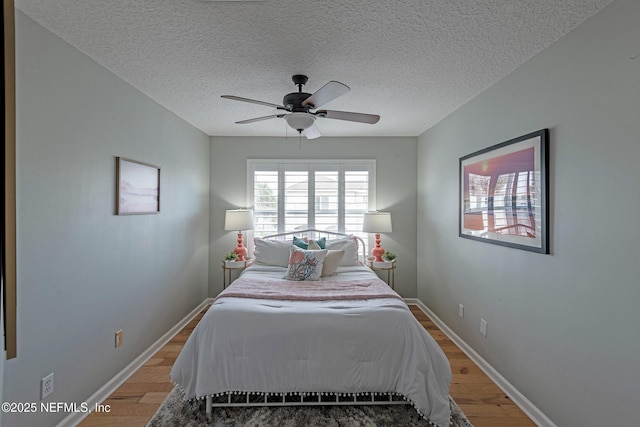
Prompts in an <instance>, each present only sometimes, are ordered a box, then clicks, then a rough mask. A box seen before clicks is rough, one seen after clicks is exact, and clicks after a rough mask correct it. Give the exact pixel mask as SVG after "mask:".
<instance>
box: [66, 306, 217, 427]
mask: <svg viewBox="0 0 640 427" xmlns="http://www.w3.org/2000/svg"><path fill="white" fill-rule="evenodd" d="M212 302H213V298H207V299H205V300H204V301H203V302H202V303H200V305H198V306H197V307H196V308H194V309H193V310H192V311H191V313H189V314H187V315H186V316H185V317H184V319H182V320H181V321H180V322H178V323H177V324H176V325H175V326H174V327H173V328H171V329H170V330H169V331H168V332H167V333H166V334H164V335H163V336H161V337H160V338H159V339H158V340H157V341H156V342H154V343H153V344H151V346H150V347H149V348H147V349H146V350H145V351H144V352H143V353H142V354H141V355H140V356H138V357H136V358H135V359H134V360H133V362H131V363H129V365H127V366H126V367H125V368H124V369H123V370H122V371H120V372H118V373H117V374H116V376H115V377H113V378H111V379H110V380H109V381H108V382H107V383H106V384H105V385H103V386H102V387H100V388H99V389H98V391H96V392H95V393H93V395H91V396H90V397H89V398H87V399H85V402H86V403H87V406H88V407H89V408H94V407H95V405H99V404H100V403H102V402H104V401H105V400H106V399H107V398H108V397H109V396H110V395H111V394H112V393H113V392H114V391H116V389H117V388H118V387H120V386H121V385H122V384H124V382H125V381H126V380H127V379H129V377H130V376H131V375H133V374H134V373H135V372H136V371H137V370H138V369H140V368H141V367H142V365H144V364H145V363H146V362H147V361H148V360H149V359H151V357H153V355H154V354H156V353H157V352H158V350H160V349H161V348H162V347H164V345H165V344H167V343H168V342H169V341H171V339H172V338H173V337H174V336H176V335H177V334H178V332H180V331H181V330H182V328H184V327H185V326H187V324H188V323H189V322H190V321H191V320H192V319H193V318H194V317H196V316H197V315H198V313H200V312H201V311H202V310H204V308H205V307H206V306H207V305H208V304H211V303H212ZM88 415H89V413H88V412H87V413H83V412H77V413H75V412H74V413H71V414H69V415H68V416H67V417H66V418H65V419H63V420H62V421H60V422H59V423H58V424H57V425H56V427H73V426H77V425H78V424H80V422H81V421H82V420H83V419H85V418H86V417H87V416H88Z"/></svg>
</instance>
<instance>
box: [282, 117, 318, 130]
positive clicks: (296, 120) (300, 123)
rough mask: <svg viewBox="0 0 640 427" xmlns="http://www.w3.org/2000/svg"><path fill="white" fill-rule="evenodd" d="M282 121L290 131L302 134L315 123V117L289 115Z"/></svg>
mask: <svg viewBox="0 0 640 427" xmlns="http://www.w3.org/2000/svg"><path fill="white" fill-rule="evenodd" d="M284 119H285V120H286V121H287V124H288V125H289V127H291V128H292V129H295V130H297V131H298V132H302V131H303V130H306V129H308V128H309V127H311V125H313V123H314V122H315V121H316V117H315V116H314V115H313V114H309V113H289V114H287V115H286V116H285V117H284Z"/></svg>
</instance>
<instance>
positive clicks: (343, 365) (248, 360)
mask: <svg viewBox="0 0 640 427" xmlns="http://www.w3.org/2000/svg"><path fill="white" fill-rule="evenodd" d="M252 275H259V276H256V277H260V279H261V280H264V279H265V277H271V278H273V280H281V279H282V277H283V276H284V269H283V268H279V267H268V266H253V267H250V268H248V269H247V270H245V272H244V273H243V277H251V276H252ZM372 275H373V276H375V273H373V272H371V270H369V269H367V268H366V267H340V268H339V270H338V274H337V275H336V276H332V277H330V279H331V280H332V281H335V280H358V279H362V278H367V277H368V278H371V277H372ZM375 278H376V279H377V276H375ZM171 378H172V380H173V381H174V382H175V383H176V384H178V385H180V386H181V387H182V388H183V389H184V391H185V395H186V397H187V398H189V399H191V398H196V397H204V396H207V395H214V394H218V393H224V392H227V391H244V392H277V393H286V392H340V393H358V392H396V393H400V394H402V395H403V396H405V397H406V398H408V399H409V400H411V402H412V403H413V404H414V406H415V408H416V409H417V410H418V412H420V413H421V414H422V415H424V416H425V417H427V418H428V419H429V420H430V421H431V422H432V423H434V424H436V425H438V426H442V427H445V426H448V425H449V415H450V413H449V399H448V396H449V385H450V382H451V369H450V366H449V362H448V360H447V358H446V356H445V355H444V353H443V352H442V350H441V349H440V347H439V346H438V344H437V343H436V342H435V341H434V340H433V338H432V337H431V336H430V335H429V334H428V333H427V332H426V331H425V329H424V328H423V327H422V326H421V325H420V323H419V322H418V321H417V320H416V319H415V317H414V316H413V315H412V314H411V312H410V311H409V309H408V307H407V305H406V304H405V303H404V302H403V301H402V300H400V299H397V298H380V299H370V300H354V301H351V300H346V301H313V302H310V301H280V300H267V299H253V298H235V297H227V298H220V299H218V300H217V301H215V302H214V304H213V305H212V306H211V308H210V309H209V310H208V311H207V313H206V314H205V316H204V317H203V318H202V320H201V321H200V323H199V324H198V326H197V327H196V328H195V330H194V331H193V333H192V335H191V336H190V337H189V339H188V340H187V342H186V344H185V346H184V348H183V350H182V352H181V354H180V355H179V357H178V359H177V360H176V363H175V365H174V366H173V369H172V370H171Z"/></svg>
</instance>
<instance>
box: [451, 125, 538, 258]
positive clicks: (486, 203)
mask: <svg viewBox="0 0 640 427" xmlns="http://www.w3.org/2000/svg"><path fill="white" fill-rule="evenodd" d="M548 157H549V130H548V129H542V130H539V131H537V132H532V133H530V134H527V135H523V136H520V137H518V138H514V139H511V140H509V141H505V142H502V143H500V144H496V145H493V146H491V147H489V148H485V149H484V150H480V151H477V152H475V153H471V154H469V155H467V156H464V157H461V158H460V170H459V174H460V217H459V234H458V235H459V236H460V237H463V238H465V239H472V240H478V241H481V242H486V243H493V244H496V245H502V246H508V247H511V248H517V249H523V250H527V251H532V252H539V253H543V254H548V253H549V247H548V240H549V229H548V222H549V211H548V205H549V201H548V197H549V195H548V193H549V191H548V185H549V179H548V173H549V171H548V166H547V164H548Z"/></svg>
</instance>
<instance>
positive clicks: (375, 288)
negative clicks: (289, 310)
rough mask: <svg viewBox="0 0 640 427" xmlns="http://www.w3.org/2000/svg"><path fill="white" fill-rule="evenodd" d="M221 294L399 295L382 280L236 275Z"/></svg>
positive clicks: (281, 297)
mask: <svg viewBox="0 0 640 427" xmlns="http://www.w3.org/2000/svg"><path fill="white" fill-rule="evenodd" d="M225 297H237V298H256V299H274V300H290V301H331V300H365V299H374V298H399V299H402V298H401V297H400V295H398V294H397V293H396V292H395V291H393V290H392V289H391V288H390V287H389V286H387V284H386V283H384V282H383V281H382V280H375V279H373V280H352V281H349V282H340V281H332V280H326V281H292V280H255V279H245V278H242V277H240V278H239V279H237V280H236V281H234V282H233V283H232V284H231V286H229V287H228V288H227V289H225V290H223V291H222V292H221V293H220V295H218V297H217V298H216V301H217V300H218V299H220V298H225Z"/></svg>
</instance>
